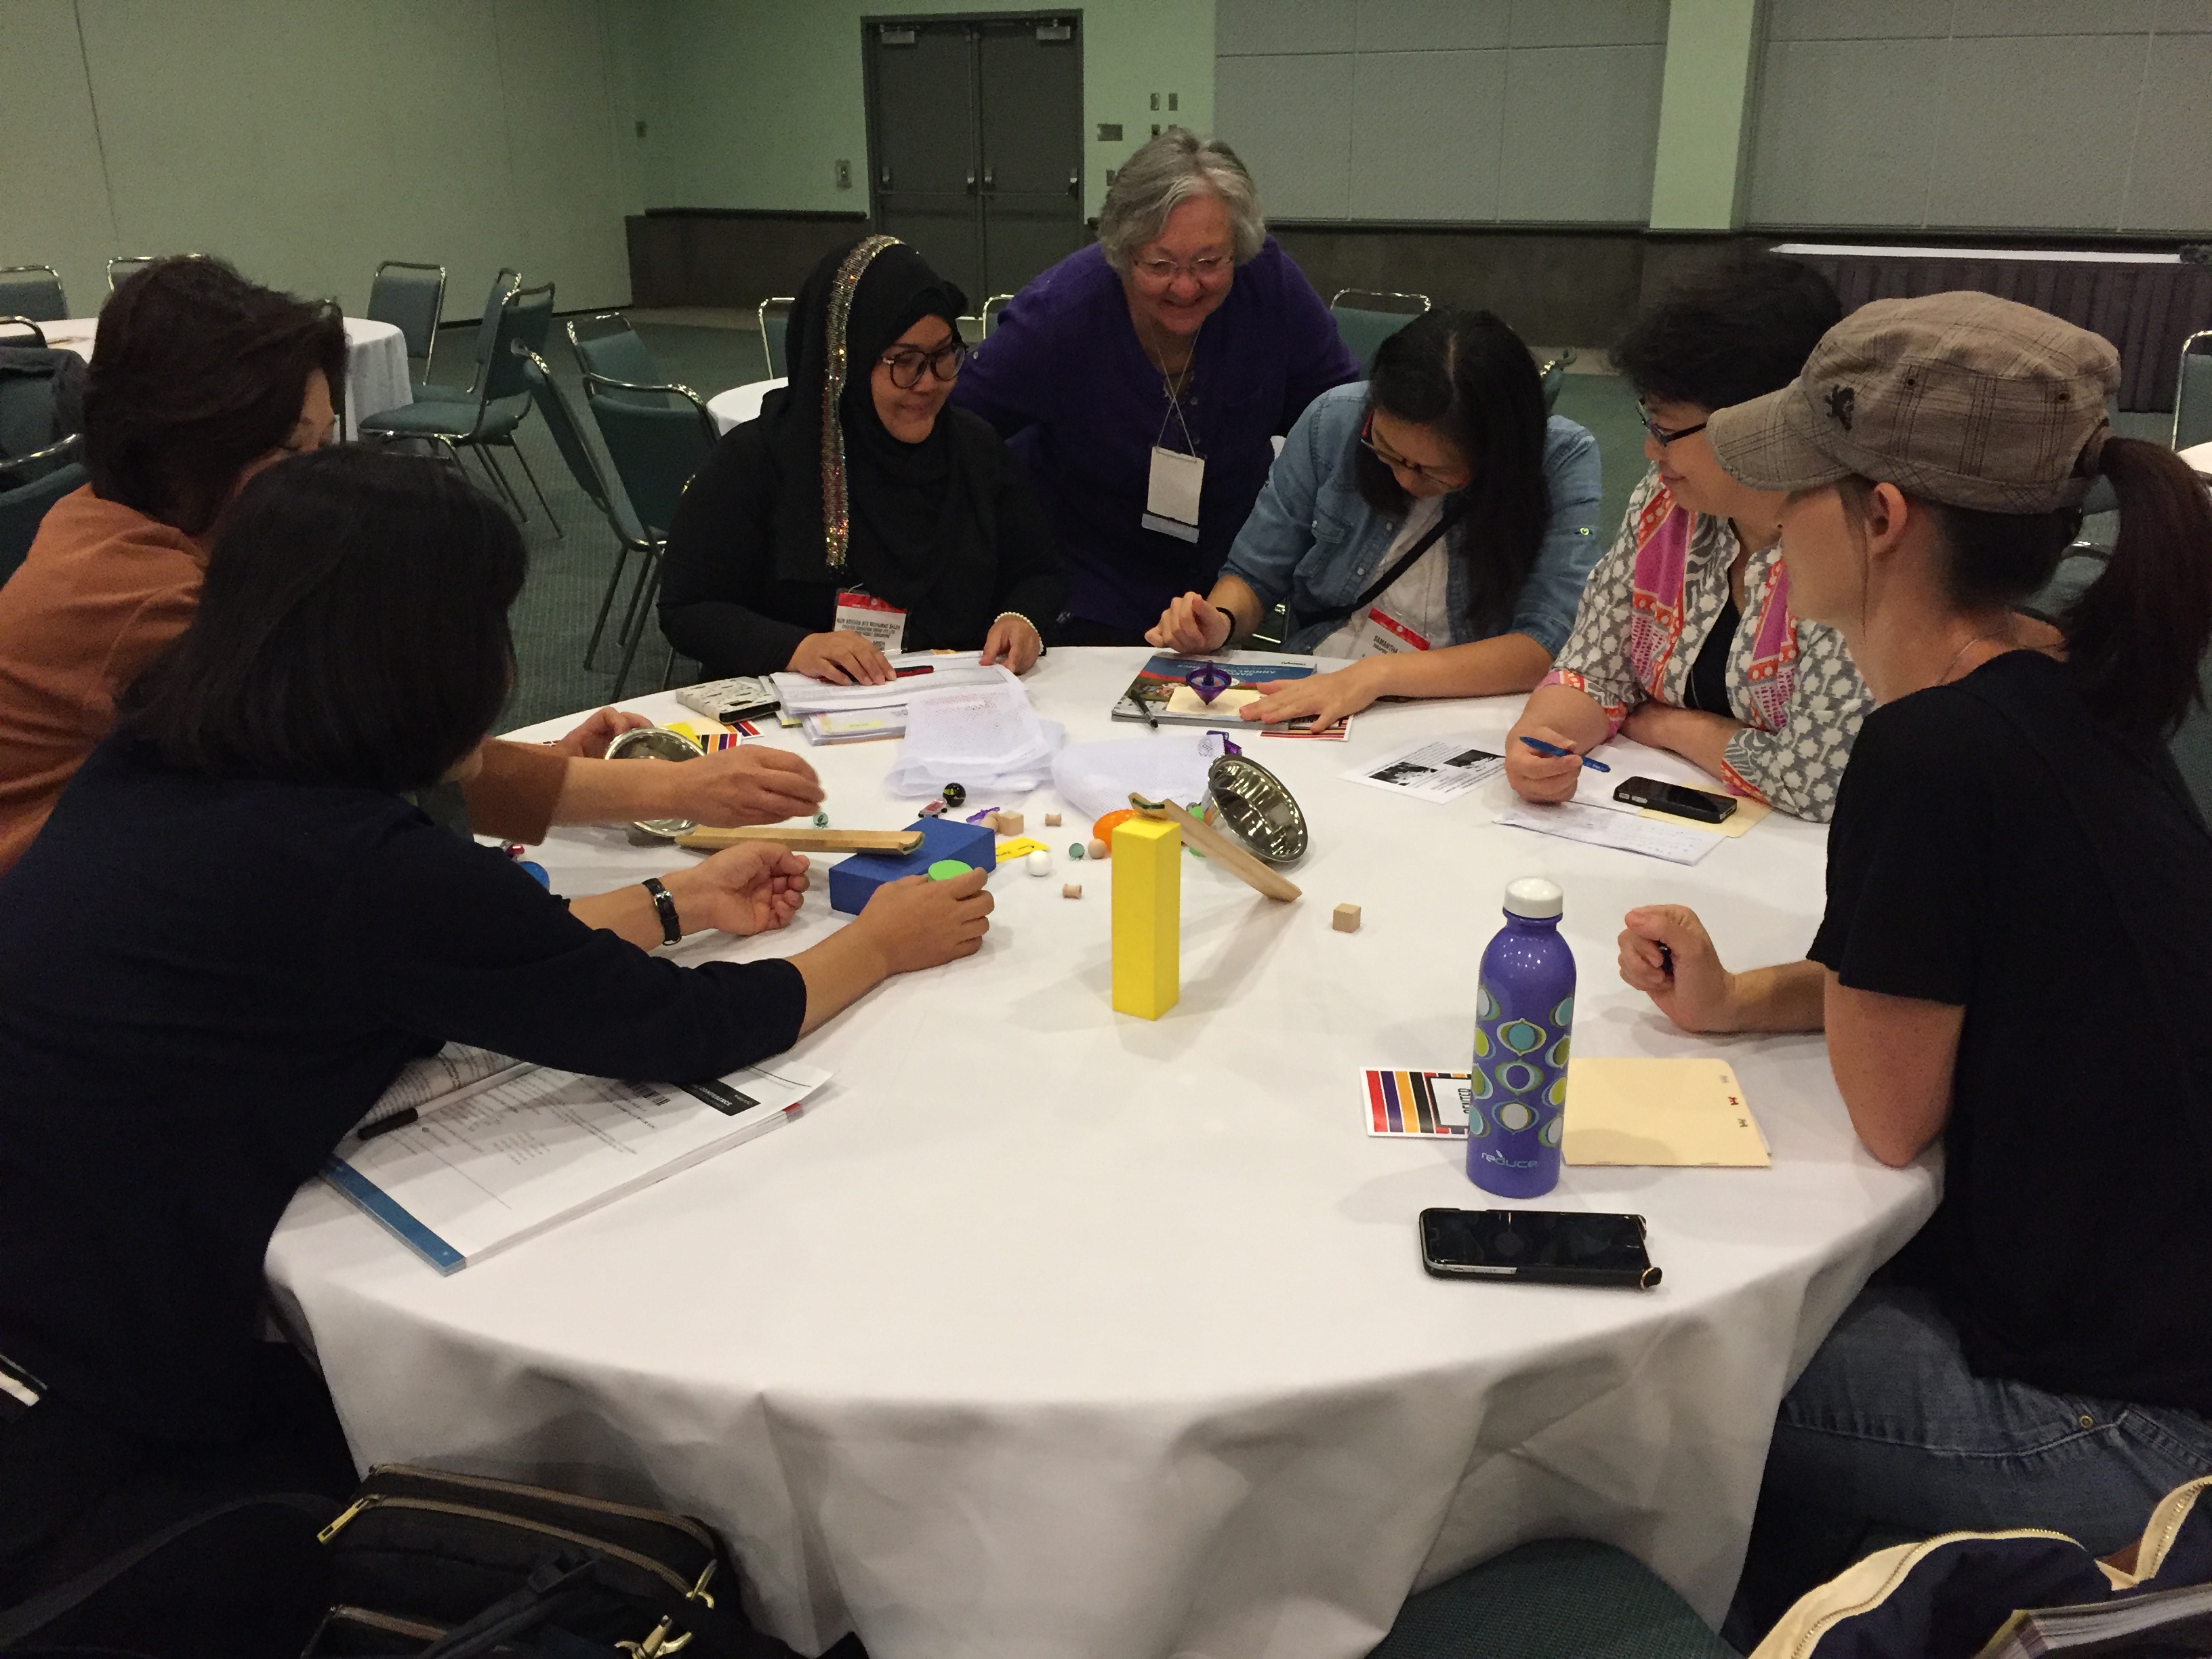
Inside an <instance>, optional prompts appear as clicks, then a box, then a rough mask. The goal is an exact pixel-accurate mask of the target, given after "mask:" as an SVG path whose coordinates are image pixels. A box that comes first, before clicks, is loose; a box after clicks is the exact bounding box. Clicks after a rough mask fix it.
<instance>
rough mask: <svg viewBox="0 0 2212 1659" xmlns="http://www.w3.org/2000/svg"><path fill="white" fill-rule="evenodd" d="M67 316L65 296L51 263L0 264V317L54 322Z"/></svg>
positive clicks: (56, 272)
mask: <svg viewBox="0 0 2212 1659" xmlns="http://www.w3.org/2000/svg"><path fill="white" fill-rule="evenodd" d="M68 315H69V296H68V295H65V294H64V293H63V292H62V278H61V273H60V272H59V271H58V270H55V269H54V268H53V267H52V265H0V317H27V318H29V319H31V320H32V321H33V322H34V323H58V322H60V321H61V320H62V319H64V317H67V316H68Z"/></svg>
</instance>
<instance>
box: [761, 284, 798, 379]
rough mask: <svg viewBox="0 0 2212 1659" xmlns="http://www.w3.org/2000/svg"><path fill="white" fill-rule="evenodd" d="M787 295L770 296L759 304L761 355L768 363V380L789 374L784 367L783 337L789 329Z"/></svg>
mask: <svg viewBox="0 0 2212 1659" xmlns="http://www.w3.org/2000/svg"><path fill="white" fill-rule="evenodd" d="M793 303H794V301H793V300H792V299H791V298H790V297H789V296H788V295H772V296H770V297H769V298H768V299H765V300H763V301H761V302H760V331H761V355H762V356H763V357H764V358H765V359H766V360H767V362H768V378H769V380H782V379H783V378H784V377H785V376H786V375H787V374H790V373H791V371H790V369H789V368H787V367H786V365H785V356H784V350H783V337H784V334H785V332H786V331H787V330H788V329H789V328H790V327H791V307H792V306H793Z"/></svg>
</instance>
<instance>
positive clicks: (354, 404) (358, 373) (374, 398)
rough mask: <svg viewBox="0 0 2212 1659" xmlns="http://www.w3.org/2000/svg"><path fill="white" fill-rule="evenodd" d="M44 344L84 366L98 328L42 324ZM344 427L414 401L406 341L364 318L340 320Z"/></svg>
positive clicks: (89, 321) (90, 323)
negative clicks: (69, 354)
mask: <svg viewBox="0 0 2212 1659" xmlns="http://www.w3.org/2000/svg"><path fill="white" fill-rule="evenodd" d="M40 327H41V328H43V329H44V330H45V331H46V343H47V344H48V345H52V346H67V347H68V348H69V349H70V350H72V351H75V352H76V354H77V355H78V356H81V357H82V358H83V359H84V360H85V361H86V362H91V361H92V343H93V339H94V335H95V334H96V333H97V332H98V331H99V328H100V319H99V318H97V317H72V318H70V319H69V320H68V321H67V322H61V323H42V324H40ZM345 336H346V388H345V408H344V410H343V411H342V412H343V416H344V421H345V425H344V428H343V434H342V435H343V436H351V435H353V434H354V433H356V432H358V431H360V430H361V422H362V416H366V415H381V414H382V413H383V412H384V411H385V410H387V409H399V408H403V407H404V406H405V405H406V404H411V403H413V402H414V401H415V390H414V387H413V386H412V385H411V384H410V381H409V380H408V378H407V337H406V336H405V335H404V334H402V333H401V332H400V331H398V329H396V328H394V327H393V326H392V325H391V324H390V323H374V322H371V321H370V320H369V319H368V318H366V317H349V318H347V319H345Z"/></svg>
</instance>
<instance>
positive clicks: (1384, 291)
mask: <svg viewBox="0 0 2212 1659" xmlns="http://www.w3.org/2000/svg"><path fill="white" fill-rule="evenodd" d="M1347 296H1349V297H1351V298H1354V299H1360V300H1419V301H1420V302H1421V311H1427V310H1429V309H1430V308H1431V307H1430V304H1429V296H1428V295H1425V294H1401V293H1400V292H1399V291H1398V290H1397V289H1395V288H1340V289H1337V291H1336V292H1335V293H1334V294H1332V295H1329V296H1328V308H1329V309H1330V310H1331V311H1334V310H1335V309H1336V307H1337V302H1338V301H1340V300H1342V299H1345V298H1346V297H1347ZM1356 309H1358V310H1361V311H1366V310H1370V309H1371V307H1367V306H1360V307H1356ZM1406 314H1407V316H1408V317H1418V316H1419V315H1420V314H1421V312H1420V311H1409V312H1407V313H1406Z"/></svg>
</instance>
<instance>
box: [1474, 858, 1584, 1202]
mask: <svg viewBox="0 0 2212 1659" xmlns="http://www.w3.org/2000/svg"><path fill="white" fill-rule="evenodd" d="M1561 908H1562V907H1561V904H1560V895H1559V884H1558V883H1556V882H1550V881H1547V880H1545V879H1544V878H1542V877H1541V876H1523V877H1522V878H1521V879H1520V880H1519V881H1516V882H1513V883H1510V884H1508V886H1507V887H1506V889H1505V926H1504V927H1503V928H1501V929H1500V930H1499V931H1498V936H1497V937H1496V938H1495V939H1492V940H1491V941H1490V947H1489V948H1488V949H1487V950H1486V951H1484V952H1483V953H1482V978H1481V979H1480V981H1478V983H1477V985H1476V988H1475V993H1474V1001H1475V1022H1474V1066H1473V1067H1472V1068H1471V1071H1470V1074H1469V1077H1468V1110H1467V1178H1468V1180H1469V1181H1472V1182H1474V1184H1475V1185H1476V1186H1478V1187H1480V1188H1482V1189H1483V1190H1484V1191H1485V1192H1489V1193H1496V1194H1498V1196H1499V1197H1500V1198H1536V1197H1539V1196H1541V1194H1545V1193H1548V1192H1550V1191H1551V1190H1552V1188H1554V1187H1556V1186H1557V1185H1559V1135H1560V1131H1561V1129H1562V1128H1563V1127H1565V1107H1566V1103H1567V1037H1568V1033H1569V1031H1570V1030H1571V1029H1572V1028H1573V1025H1574V1023H1575V956H1574V952H1573V951H1571V950H1569V949H1568V948H1567V942H1566V940H1565V939H1561V938H1560V937H1559V912H1560V909H1561Z"/></svg>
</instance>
